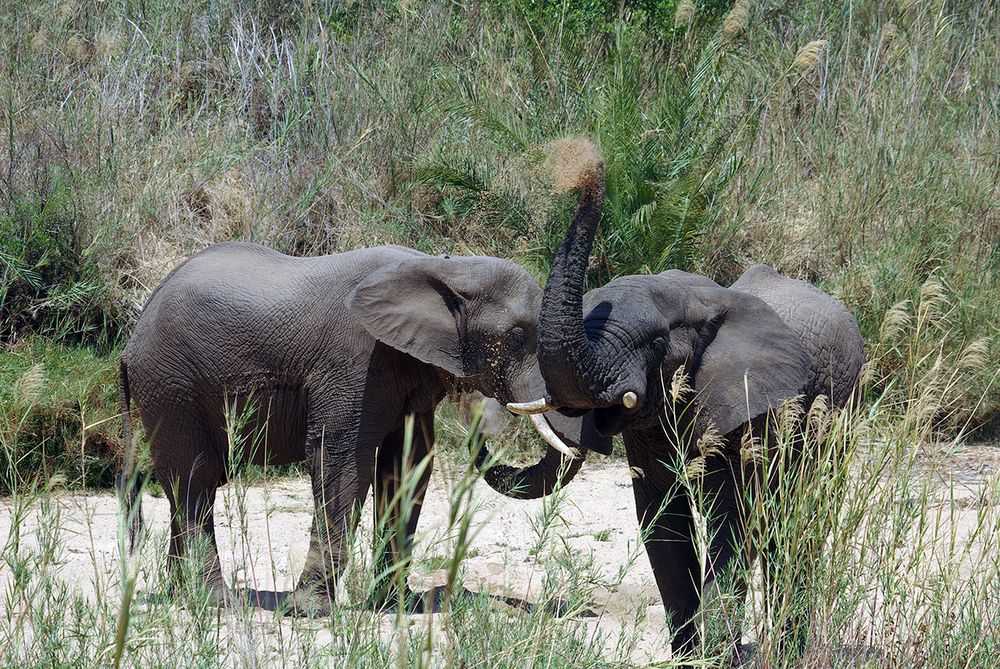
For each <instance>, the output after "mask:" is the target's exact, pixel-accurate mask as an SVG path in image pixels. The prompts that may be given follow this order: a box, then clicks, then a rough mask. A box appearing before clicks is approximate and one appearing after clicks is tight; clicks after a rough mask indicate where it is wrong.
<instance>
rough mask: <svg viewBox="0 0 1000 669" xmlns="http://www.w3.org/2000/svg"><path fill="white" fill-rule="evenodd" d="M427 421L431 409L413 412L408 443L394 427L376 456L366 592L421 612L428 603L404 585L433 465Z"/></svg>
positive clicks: (378, 600)
mask: <svg viewBox="0 0 1000 669" xmlns="http://www.w3.org/2000/svg"><path fill="white" fill-rule="evenodd" d="M433 421H434V415H433V414H421V415H417V416H416V420H415V422H414V433H413V439H412V442H411V444H410V445H409V447H407V446H406V444H405V439H404V431H403V428H402V427H400V428H399V429H398V430H396V431H395V432H393V433H392V434H390V435H389V436H387V437H386V438H385V440H384V441H383V443H382V446H381V448H380V449H379V453H378V457H377V458H376V464H375V555H374V557H375V560H374V561H375V581H374V584H373V588H372V594H371V598H370V600H371V603H372V605H373V606H375V607H381V606H383V605H385V604H386V603H388V602H392V603H394V604H396V605H397V606H400V605H401V606H403V607H405V608H406V609H407V610H408V611H412V612H423V611H424V609H425V608H426V607H427V606H428V602H425V601H424V599H423V598H422V597H421V596H419V595H417V594H416V593H413V592H412V591H410V589H409V586H408V585H407V583H406V577H407V575H408V574H409V571H410V565H411V559H412V554H411V551H412V548H413V535H414V533H415V532H416V529H417V521H418V520H419V519H420V511H421V508H422V507H423V500H424V493H425V492H426V491H427V484H428V482H429V481H430V476H431V470H432V467H433V456H432V455H431V448H432V447H433V441H434V422H433ZM431 605H433V603H431Z"/></svg>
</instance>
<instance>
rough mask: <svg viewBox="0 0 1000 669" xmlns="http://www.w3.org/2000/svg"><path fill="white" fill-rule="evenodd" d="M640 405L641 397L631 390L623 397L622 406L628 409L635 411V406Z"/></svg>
mask: <svg viewBox="0 0 1000 669" xmlns="http://www.w3.org/2000/svg"><path fill="white" fill-rule="evenodd" d="M638 403H639V397H638V396H637V395H636V394H635V393H633V392H632V391H631V390H630V391H628V392H627V393H625V394H624V395H622V404H624V405H625V408H626V409H634V408H635V405H636V404H638Z"/></svg>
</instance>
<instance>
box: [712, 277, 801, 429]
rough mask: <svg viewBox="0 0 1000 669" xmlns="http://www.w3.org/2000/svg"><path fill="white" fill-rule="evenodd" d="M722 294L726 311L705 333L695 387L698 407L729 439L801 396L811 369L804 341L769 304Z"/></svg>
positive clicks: (754, 298) (731, 294) (744, 296)
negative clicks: (765, 415)
mask: <svg viewBox="0 0 1000 669" xmlns="http://www.w3.org/2000/svg"><path fill="white" fill-rule="evenodd" d="M713 292H715V291H713ZM719 292H720V301H721V304H720V305H718V306H720V307H721V309H720V310H719V312H718V315H716V316H715V317H714V318H712V319H711V320H709V321H707V323H706V324H705V325H704V326H703V327H702V328H701V331H700V332H699V336H698V347H699V348H700V349H701V355H700V359H699V357H698V356H696V367H695V370H694V387H695V390H696V391H697V402H698V403H699V404H700V405H701V406H702V407H703V408H704V409H705V410H706V411H707V412H708V417H709V418H710V419H711V420H712V421H713V422H714V423H715V427H716V428H717V429H718V430H719V432H720V434H727V433H729V432H731V431H733V430H734V429H736V428H737V427H739V426H740V425H743V424H744V423H747V422H749V421H750V420H753V419H754V418H756V417H757V416H759V415H761V414H763V413H764V412H766V411H768V410H769V409H774V408H776V407H777V406H778V405H779V404H780V403H781V402H783V401H785V400H788V399H791V398H793V397H795V396H796V395H798V394H800V393H801V392H802V390H803V388H804V387H805V386H806V384H807V383H808V380H809V365H808V358H807V356H806V351H805V349H804V347H803V345H802V343H801V342H800V341H799V338H798V337H797V336H796V334H795V333H794V332H793V331H792V330H791V329H790V328H789V327H788V326H787V325H785V323H784V321H782V320H781V318H780V317H779V316H778V315H777V314H776V313H775V312H774V311H773V310H772V309H771V308H770V307H769V306H767V304H765V303H764V302H763V301H762V300H760V299H758V298H756V297H753V296H752V295H746V294H743V293H739V292H737V291H733V290H728V289H725V288H722V289H719Z"/></svg>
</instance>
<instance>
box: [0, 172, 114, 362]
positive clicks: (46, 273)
mask: <svg viewBox="0 0 1000 669" xmlns="http://www.w3.org/2000/svg"><path fill="white" fill-rule="evenodd" d="M82 227H83V226H82V224H81V222H80V220H79V219H78V218H76V217H75V216H73V215H72V212H71V211H70V210H69V208H68V207H67V206H66V203H65V201H64V199H63V196H62V193H61V191H59V190H56V191H54V192H53V193H52V195H51V196H50V197H48V198H46V199H45V200H44V201H31V202H25V201H21V200H18V201H14V202H13V203H12V204H11V206H10V207H9V208H8V211H7V212H6V213H5V214H0V342H12V341H14V340H16V339H17V338H18V336H19V335H21V334H23V333H29V332H35V333H38V334H43V335H46V336H49V337H53V338H56V339H61V340H65V341H78V342H86V343H94V344H100V345H103V346H107V345H108V344H110V343H112V342H113V341H114V339H115V338H116V337H117V336H118V334H119V332H120V330H121V327H122V325H123V323H124V318H125V314H124V313H123V311H122V309H121V308H120V307H119V306H118V305H116V304H115V300H114V299H113V291H112V287H111V286H110V285H109V284H108V276H107V274H106V273H105V268H102V267H101V266H100V265H99V264H98V262H97V261H96V259H95V257H94V251H95V250H94V249H93V248H92V247H88V246H87V242H86V241H85V240H84V233H83V230H82Z"/></svg>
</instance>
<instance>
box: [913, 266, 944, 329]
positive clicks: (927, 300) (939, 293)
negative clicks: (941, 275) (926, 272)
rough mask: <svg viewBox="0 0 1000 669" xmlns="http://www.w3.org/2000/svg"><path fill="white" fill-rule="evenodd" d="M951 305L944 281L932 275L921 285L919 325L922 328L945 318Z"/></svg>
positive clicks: (918, 313)
mask: <svg viewBox="0 0 1000 669" xmlns="http://www.w3.org/2000/svg"><path fill="white" fill-rule="evenodd" d="M949 306H951V303H950V302H949V301H948V296H947V292H946V289H945V286H944V284H943V283H941V282H940V281H939V280H938V279H937V278H935V277H933V276H931V277H928V279H927V280H926V281H924V283H923V285H922V286H920V304H919V305H918V307H917V326H918V327H920V328H922V327H923V326H924V325H926V324H928V323H930V324H933V323H937V322H938V321H940V320H941V319H942V318H944V316H945V313H946V310H947V307H949Z"/></svg>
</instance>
